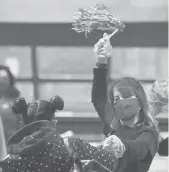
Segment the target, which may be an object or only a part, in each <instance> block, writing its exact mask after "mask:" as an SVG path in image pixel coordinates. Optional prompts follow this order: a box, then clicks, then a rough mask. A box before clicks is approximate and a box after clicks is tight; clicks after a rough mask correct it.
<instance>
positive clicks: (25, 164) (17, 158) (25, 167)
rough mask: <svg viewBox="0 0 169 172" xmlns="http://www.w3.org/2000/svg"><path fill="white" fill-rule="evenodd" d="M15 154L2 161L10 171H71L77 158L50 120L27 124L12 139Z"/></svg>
mask: <svg viewBox="0 0 169 172" xmlns="http://www.w3.org/2000/svg"><path fill="white" fill-rule="evenodd" d="M8 145H9V146H12V147H13V148H14V149H15V150H14V152H15V153H14V155H11V156H10V157H8V158H7V159H5V160H4V161H2V162H0V167H1V168H2V169H3V171H6V172H17V171H20V172H25V171H29V172H38V171H40V172H46V171H48V172H56V171H64V172H69V171H70V169H71V168H72V167H73V165H74V160H73V158H72V157H71V156H70V153H69V151H68V149H67V147H66V145H65V144H64V141H63V138H61V137H60V135H58V134H57V133H56V129H55V126H54V125H53V123H51V122H49V121H38V122H34V123H31V124H29V125H27V126H25V127H24V128H23V129H21V130H19V131H18V132H17V133H16V134H15V135H13V136H12V137H11V138H10V139H9V142H8Z"/></svg>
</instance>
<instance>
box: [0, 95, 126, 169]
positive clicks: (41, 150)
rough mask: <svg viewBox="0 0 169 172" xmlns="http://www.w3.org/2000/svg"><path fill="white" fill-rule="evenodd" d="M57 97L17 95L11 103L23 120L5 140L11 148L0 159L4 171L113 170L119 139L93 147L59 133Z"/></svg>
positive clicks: (119, 149) (120, 152)
mask: <svg viewBox="0 0 169 172" xmlns="http://www.w3.org/2000/svg"><path fill="white" fill-rule="evenodd" d="M60 100H62V99H60ZM60 100H59V102H58V96H55V97H53V98H52V99H51V101H45V100H39V101H34V102H32V103H28V104H26V101H25V100H24V99H23V98H20V99H18V100H17V101H16V102H15V103H14V106H13V111H15V113H22V115H23V121H24V123H25V124H24V125H23V127H22V128H20V130H18V131H17V132H16V133H15V134H14V135H13V136H12V137H11V138H10V139H9V140H8V146H9V147H13V149H14V150H13V152H12V153H10V154H9V155H7V152H4V155H3V157H4V158H1V161H0V168H2V170H3V171H8V172H15V171H16V172H17V171H30V172H35V171H41V172H43V171H44V172H45V171H50V172H55V171H64V172H75V171H76V172H88V171H92V170H94V171H98V172H110V171H114V169H115V164H116V162H117V159H118V158H120V157H121V156H122V155H123V154H124V152H125V149H124V145H123V144H122V142H121V141H120V140H119V139H117V138H115V137H110V138H107V139H106V140H105V141H104V142H103V143H101V144H100V145H99V146H98V147H94V146H92V145H90V144H89V143H87V142H85V141H84V140H81V139H73V138H69V137H66V138H65V137H62V136H61V135H60V134H58V133H57V130H56V126H55V124H54V123H53V121H52V119H53V117H54V112H55V111H56V109H59V110H60V109H63V102H62V101H61V102H60ZM60 103H61V104H60ZM23 112H24V114H23ZM25 117H26V118H25ZM2 131H3V130H2ZM116 139H117V140H116ZM112 142H115V143H116V146H115V144H111V143H112ZM3 145H4V147H5V146H6V144H5V143H4V144H3ZM112 145H113V147H112ZM109 168H110V169H111V170H110V169H109Z"/></svg>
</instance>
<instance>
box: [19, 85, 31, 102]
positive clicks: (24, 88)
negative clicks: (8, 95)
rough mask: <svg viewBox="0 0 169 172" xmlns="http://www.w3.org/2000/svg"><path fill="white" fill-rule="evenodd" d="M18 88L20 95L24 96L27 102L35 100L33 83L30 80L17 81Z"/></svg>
mask: <svg viewBox="0 0 169 172" xmlns="http://www.w3.org/2000/svg"><path fill="white" fill-rule="evenodd" d="M16 88H17V89H18V90H19V91H20V97H24V98H25V99H26V101H27V102H29V101H32V100H34V92H33V84H32V83H29V82H25V83H23V82H22V83H21V82H17V83H16Z"/></svg>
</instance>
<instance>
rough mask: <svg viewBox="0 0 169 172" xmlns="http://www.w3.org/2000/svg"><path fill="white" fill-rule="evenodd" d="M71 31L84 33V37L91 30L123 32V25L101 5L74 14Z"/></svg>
mask: <svg viewBox="0 0 169 172" xmlns="http://www.w3.org/2000/svg"><path fill="white" fill-rule="evenodd" d="M74 19H75V22H74V23H73V28H72V29H73V30H75V31H76V32H78V33H80V32H85V36H87V34H88V33H90V32H91V31H93V30H102V31H113V32H114V31H115V30H120V31H123V29H124V28H125V25H124V24H123V23H121V22H120V21H119V20H118V19H116V18H115V17H114V15H113V14H111V13H109V11H108V10H107V8H106V7H105V6H104V5H102V4H97V5H95V6H94V7H90V8H89V9H79V11H78V13H76V14H75V18H74Z"/></svg>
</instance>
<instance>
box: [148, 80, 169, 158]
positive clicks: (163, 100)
mask: <svg viewBox="0 0 169 172" xmlns="http://www.w3.org/2000/svg"><path fill="white" fill-rule="evenodd" d="M168 81H169V80H168V79H160V80H157V81H155V82H154V83H153V85H152V87H151V89H150V92H149V103H150V107H151V111H152V113H153V114H154V116H155V117H156V116H157V115H158V114H159V113H161V112H164V113H166V114H167V115H168ZM159 141H160V144H159V149H158V153H159V155H161V156H168V137H167V138H165V139H163V138H162V137H161V136H159Z"/></svg>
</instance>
